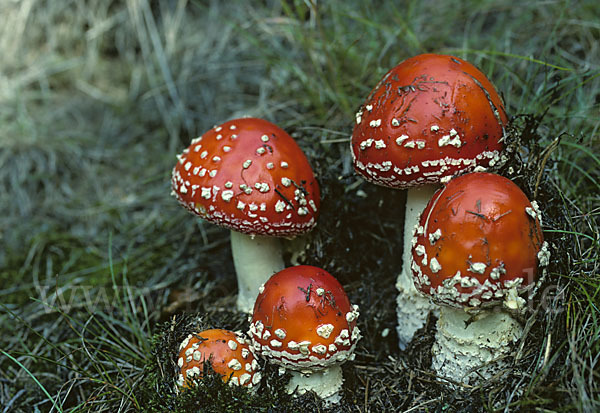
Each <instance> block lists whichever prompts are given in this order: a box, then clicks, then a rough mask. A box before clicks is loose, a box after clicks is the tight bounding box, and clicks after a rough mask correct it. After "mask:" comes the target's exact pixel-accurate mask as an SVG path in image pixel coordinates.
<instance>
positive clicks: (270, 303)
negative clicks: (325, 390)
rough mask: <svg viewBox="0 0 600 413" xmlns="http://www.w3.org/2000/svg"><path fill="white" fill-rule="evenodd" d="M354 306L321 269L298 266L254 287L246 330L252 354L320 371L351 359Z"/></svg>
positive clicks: (355, 334)
mask: <svg viewBox="0 0 600 413" xmlns="http://www.w3.org/2000/svg"><path fill="white" fill-rule="evenodd" d="M358 315H359V313H358V306H355V305H354V306H353V305H351V304H350V301H349V300H348V297H347V295H346V293H345V292H344V290H343V288H342V286H341V285H340V283H339V282H338V281H337V280H336V279H335V278H334V277H333V276H332V275H331V274H329V273H327V272H326V271H324V270H322V269H320V268H317V267H312V266H307V265H301V266H296V267H290V268H286V269H285V270H283V271H280V272H278V273H277V274H275V275H273V276H272V277H271V278H270V279H269V280H268V281H267V282H266V283H265V285H264V286H263V287H262V288H261V289H260V293H259V295H258V298H257V299H256V304H255V306H254V312H253V315H252V323H251V324H250V331H249V335H250V337H251V339H252V341H253V348H254V351H255V352H256V353H257V354H260V355H262V356H264V357H268V358H269V359H270V360H272V361H273V362H275V363H277V364H280V365H282V366H284V367H288V368H290V369H294V370H308V371H310V370H320V369H323V368H326V367H329V366H331V365H334V364H338V363H342V362H344V361H346V360H347V359H350V358H352V352H353V351H354V348H355V346H356V343H357V341H358V340H359V339H360V331H359V329H358V327H357V326H356V320H357V318H358Z"/></svg>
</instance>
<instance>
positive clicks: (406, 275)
mask: <svg viewBox="0 0 600 413" xmlns="http://www.w3.org/2000/svg"><path fill="white" fill-rule="evenodd" d="M436 189H438V186H437V185H424V186H421V187H417V188H410V189H408V192H407V194H406V207H405V212H404V250H403V253H402V271H401V272H400V274H399V275H398V279H397V281H396V288H397V289H398V298H397V305H398V307H397V315H398V326H397V331H398V345H399V346H400V349H401V350H404V349H406V346H407V345H408V343H410V341H411V340H412V338H413V336H414V335H415V333H416V331H417V330H419V329H420V328H421V327H423V326H424V325H425V322H426V321H427V316H428V315H429V313H430V312H431V311H437V306H436V305H434V304H432V303H431V302H430V301H429V299H428V298H426V297H424V296H423V295H421V294H420V293H419V292H418V291H417V289H416V288H415V285H414V283H413V276H412V271H411V269H410V263H411V261H412V260H411V249H412V238H413V230H414V228H415V225H417V224H418V222H419V216H420V215H421V212H423V209H425V207H426V206H427V203H428V202H429V200H430V199H431V197H432V196H433V194H434V192H435V191H436Z"/></svg>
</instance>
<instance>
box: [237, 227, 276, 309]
mask: <svg viewBox="0 0 600 413" xmlns="http://www.w3.org/2000/svg"><path fill="white" fill-rule="evenodd" d="M231 253H232V255H233V264H234V266H235V272H236V275H237V282H238V290H239V291H238V298H237V309H238V310H239V311H243V312H246V313H251V312H252V309H253V308H254V302H255V301H256V297H257V296H258V290H259V288H260V286H261V285H263V284H264V283H265V282H266V281H267V280H268V279H269V278H270V277H271V276H272V275H273V274H275V273H276V272H279V271H281V270H283V268H284V262H283V256H282V247H281V240H280V239H279V238H276V237H266V236H261V235H254V236H252V235H247V234H242V233H241V232H237V231H231Z"/></svg>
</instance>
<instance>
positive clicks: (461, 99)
mask: <svg viewBox="0 0 600 413" xmlns="http://www.w3.org/2000/svg"><path fill="white" fill-rule="evenodd" d="M506 122H507V117H506V113H505V111H504V106H503V104H502V100H501V99H500V97H499V96H498V93H497V92H496V90H495V89H494V86H493V85H492V84H491V83H490V81H489V80H488V79H487V78H486V77H485V75H484V74H483V73H481V72H480V71H479V70H478V69H477V68H476V67H475V66H473V65H472V64H470V63H468V62H466V61H464V60H462V59H459V58H457V57H453V56H446V55H436V54H422V55H418V56H415V57H412V58H410V59H408V60H405V61H404V62H402V63H400V64H399V65H398V66H396V67H394V68H393V69H391V70H390V71H389V72H388V73H387V74H386V75H385V76H384V77H383V79H382V80H381V81H380V82H379V84H378V85H377V86H376V87H375V89H374V90H373V91H372V92H371V94H370V95H369V97H368V98H367V100H366V102H365V103H364V104H363V105H362V106H361V109H360V110H359V112H358V113H357V114H356V125H355V127H354V132H353V134H352V155H353V158H354V167H355V169H356V171H357V172H358V173H360V174H361V175H363V176H364V177H365V178H366V179H367V180H369V181H371V182H373V183H375V184H379V185H383V186H388V187H393V188H409V187H413V186H418V185H422V184H427V183H439V182H444V181H445V180H447V179H450V177H451V176H453V175H454V174H456V173H457V172H461V171H472V170H474V169H475V167H476V166H483V167H486V166H488V165H493V164H494V163H495V162H497V160H498V159H499V152H500V150H501V149H502V146H503V145H502V143H501V138H502V136H503V128H504V125H505V124H506Z"/></svg>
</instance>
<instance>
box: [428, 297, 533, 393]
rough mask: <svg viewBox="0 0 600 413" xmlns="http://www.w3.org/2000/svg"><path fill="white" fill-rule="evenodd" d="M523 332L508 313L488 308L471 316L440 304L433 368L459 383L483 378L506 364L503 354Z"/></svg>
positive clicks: (495, 372) (504, 367) (474, 381)
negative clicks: (488, 309)
mask: <svg viewBox="0 0 600 413" xmlns="http://www.w3.org/2000/svg"><path fill="white" fill-rule="evenodd" d="M522 334H523V328H522V327H521V325H520V324H519V323H518V322H517V321H516V320H515V319H513V318H512V317H511V316H510V315H509V314H507V313H504V312H501V311H491V310H490V311H482V312H481V313H479V314H477V315H476V316H471V315H469V314H467V313H466V312H465V311H463V310H460V309H454V308H450V307H442V308H441V310H440V318H439V319H438V323H437V332H436V335H435V338H436V341H435V343H434V345H433V349H432V353H433V361H432V368H433V369H434V370H435V371H436V373H437V374H438V375H439V376H440V377H443V378H447V379H450V380H452V381H454V382H458V383H463V384H471V385H472V384H477V383H479V382H482V381H485V380H487V379H490V378H491V377H493V376H494V375H496V374H498V373H501V372H502V370H504V369H506V368H507V367H508V366H509V362H508V361H506V360H505V356H507V355H508V354H509V353H510V352H511V351H512V344H514V343H515V342H516V341H517V340H519V339H520V338H521V336H522Z"/></svg>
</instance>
